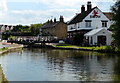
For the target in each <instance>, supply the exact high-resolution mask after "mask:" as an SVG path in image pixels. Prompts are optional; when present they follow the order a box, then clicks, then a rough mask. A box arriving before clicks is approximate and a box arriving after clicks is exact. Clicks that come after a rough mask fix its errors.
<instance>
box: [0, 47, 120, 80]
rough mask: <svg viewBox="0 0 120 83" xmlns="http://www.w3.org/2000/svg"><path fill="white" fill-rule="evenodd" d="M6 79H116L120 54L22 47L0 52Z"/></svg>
mask: <svg viewBox="0 0 120 83" xmlns="http://www.w3.org/2000/svg"><path fill="white" fill-rule="evenodd" d="M0 64H1V65H2V67H3V70H4V73H5V76H6V78H7V79H8V80H9V81H118V80H119V78H120V56H119V55H114V54H104V53H97V52H87V51H78V50H55V49H30V48H29V49H27V48H25V49H23V50H18V51H14V52H12V53H8V54H4V55H2V56H0Z"/></svg>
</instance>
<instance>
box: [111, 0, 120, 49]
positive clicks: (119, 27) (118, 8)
mask: <svg viewBox="0 0 120 83" xmlns="http://www.w3.org/2000/svg"><path fill="white" fill-rule="evenodd" d="M111 10H112V12H113V25H112V26H111V28H112V30H113V33H114V34H113V37H114V39H115V44H116V46H117V47H118V48H119V49H120V1H118V2H116V3H115V4H114V5H113V6H112V8H111Z"/></svg>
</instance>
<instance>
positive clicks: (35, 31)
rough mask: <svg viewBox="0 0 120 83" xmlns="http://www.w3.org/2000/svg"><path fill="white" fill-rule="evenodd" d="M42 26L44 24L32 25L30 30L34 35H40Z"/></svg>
mask: <svg viewBox="0 0 120 83" xmlns="http://www.w3.org/2000/svg"><path fill="white" fill-rule="evenodd" d="M42 25H43V24H31V26H30V30H31V33H32V35H38V34H39V33H40V27H41V26H42Z"/></svg>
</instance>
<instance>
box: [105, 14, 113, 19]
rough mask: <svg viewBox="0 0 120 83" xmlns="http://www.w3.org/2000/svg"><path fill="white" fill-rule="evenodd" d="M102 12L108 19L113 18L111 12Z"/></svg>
mask: <svg viewBox="0 0 120 83" xmlns="http://www.w3.org/2000/svg"><path fill="white" fill-rule="evenodd" d="M103 14H104V15H106V17H107V18H108V19H110V20H112V18H113V13H111V12H103Z"/></svg>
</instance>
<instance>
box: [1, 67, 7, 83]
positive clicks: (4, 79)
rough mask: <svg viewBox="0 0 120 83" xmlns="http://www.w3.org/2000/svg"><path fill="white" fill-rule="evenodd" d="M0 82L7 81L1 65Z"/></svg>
mask: <svg viewBox="0 0 120 83" xmlns="http://www.w3.org/2000/svg"><path fill="white" fill-rule="evenodd" d="M0 83H8V81H7V79H6V78H5V75H4V74H3V71H2V67H1V65H0Z"/></svg>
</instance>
